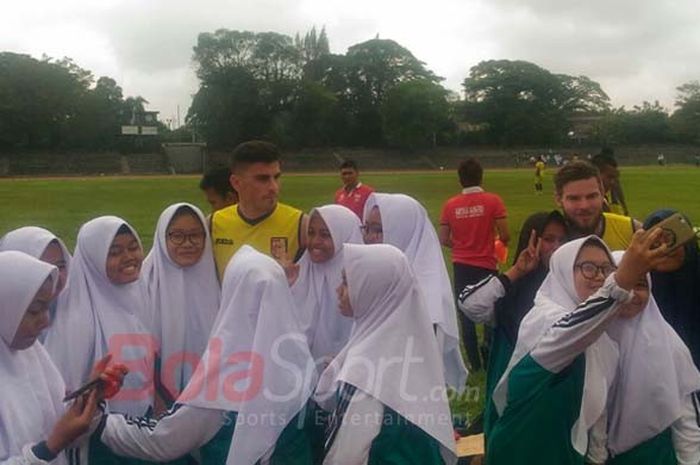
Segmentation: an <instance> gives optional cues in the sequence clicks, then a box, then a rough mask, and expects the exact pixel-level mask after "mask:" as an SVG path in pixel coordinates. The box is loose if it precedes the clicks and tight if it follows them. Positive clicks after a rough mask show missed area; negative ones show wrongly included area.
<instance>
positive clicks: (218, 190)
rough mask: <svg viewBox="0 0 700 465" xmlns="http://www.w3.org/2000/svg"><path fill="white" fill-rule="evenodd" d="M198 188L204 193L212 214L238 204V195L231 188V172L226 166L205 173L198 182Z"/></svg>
mask: <svg viewBox="0 0 700 465" xmlns="http://www.w3.org/2000/svg"><path fill="white" fill-rule="evenodd" d="M199 188H200V189H202V191H204V195H206V197H207V202H209V204H210V205H211V211H212V213H214V212H215V211H218V210H221V209H222V208H226V207H229V206H231V205H235V204H236V202H238V194H237V193H236V191H235V190H234V189H233V186H231V170H230V169H229V168H227V167H226V166H220V167H216V168H212V169H210V170H209V171H207V172H206V174H205V175H204V176H203V177H202V180H201V181H200V182H199Z"/></svg>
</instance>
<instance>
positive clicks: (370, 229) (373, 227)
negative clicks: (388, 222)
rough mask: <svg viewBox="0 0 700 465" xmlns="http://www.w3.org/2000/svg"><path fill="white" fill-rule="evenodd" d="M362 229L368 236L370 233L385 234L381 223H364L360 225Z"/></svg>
mask: <svg viewBox="0 0 700 465" xmlns="http://www.w3.org/2000/svg"><path fill="white" fill-rule="evenodd" d="M360 230H362V234H364V235H366V236H368V235H370V234H383V233H384V230H383V229H382V226H381V225H378V224H363V225H362V226H360Z"/></svg>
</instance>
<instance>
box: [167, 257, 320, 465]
mask: <svg viewBox="0 0 700 465" xmlns="http://www.w3.org/2000/svg"><path fill="white" fill-rule="evenodd" d="M221 302H222V303H221V309H220V311H219V314H218V316H217V318H216V322H215V323H214V329H213V330H212V333H211V338H210V340H209V346H208V349H207V351H206V352H205V354H204V357H202V362H201V363H200V364H199V366H198V367H197V370H196V371H195V374H194V375H193V376H192V379H191V380H190V383H189V384H188V386H187V388H185V391H184V392H183V394H182V396H181V399H180V400H179V402H180V403H185V404H189V405H193V406H195V407H201V408H209V409H217V410H224V411H236V412H238V419H237V424H236V429H235V432H234V435H233V442H232V443H231V449H230V450H229V455H228V459H227V462H226V463H227V464H228V465H239V464H240V465H253V464H255V463H256V462H257V461H258V460H259V459H260V458H261V457H262V456H263V455H265V454H266V453H268V452H269V451H270V450H271V449H272V448H273V447H274V445H275V443H276V441H277V438H278V437H279V435H280V434H281V433H282V431H283V430H284V428H285V427H286V426H287V424H288V423H289V422H290V421H291V420H292V419H293V418H294V416H295V415H296V414H297V413H299V411H301V409H302V408H303V407H304V406H305V405H306V402H307V400H308V399H309V397H310V396H311V393H312V390H313V386H314V385H315V382H316V378H317V377H316V374H315V367H314V361H313V358H312V357H311V352H310V351H309V346H308V342H307V339H306V336H305V335H304V332H303V331H302V329H301V327H300V325H299V322H298V316H297V309H296V308H295V306H294V303H293V299H292V295H291V292H290V291H289V285H288V284H287V278H286V277H285V274H284V271H283V270H282V268H281V267H280V266H279V265H278V264H277V262H275V261H274V260H273V259H272V258H270V257H268V256H266V255H263V254H261V253H260V252H257V251H256V250H255V249H253V248H252V247H249V246H246V245H244V246H243V247H241V248H240V249H239V250H238V252H236V254H235V255H234V256H233V258H232V259H231V261H230V262H229V264H228V265H227V267H226V272H225V273H224V281H223V288H222V299H221Z"/></svg>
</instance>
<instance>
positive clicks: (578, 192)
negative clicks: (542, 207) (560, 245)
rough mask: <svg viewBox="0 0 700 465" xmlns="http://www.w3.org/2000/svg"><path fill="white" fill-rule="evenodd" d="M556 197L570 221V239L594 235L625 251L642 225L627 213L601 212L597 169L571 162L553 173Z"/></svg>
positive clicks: (613, 248)
mask: <svg viewBox="0 0 700 465" xmlns="http://www.w3.org/2000/svg"><path fill="white" fill-rule="evenodd" d="M554 188H555V200H556V202H557V205H559V207H561V209H562V211H563V213H564V218H566V221H567V223H568V224H569V231H570V235H571V238H572V239H574V238H577V237H583V236H588V235H591V234H595V235H596V236H598V237H600V238H601V239H603V241H604V242H605V243H606V244H607V245H608V247H610V248H611V249H612V250H625V249H627V247H628V246H629V244H630V242H631V240H632V234H633V233H634V231H635V230H637V229H638V228H639V227H641V224H640V223H639V222H638V221H637V220H634V219H632V218H630V217H629V216H623V215H616V214H614V213H606V212H603V188H602V184H601V181H600V172H599V171H598V168H596V167H595V166H593V165H591V164H590V163H588V162H585V161H572V162H569V163H568V164H567V165H566V166H564V167H562V168H561V169H560V170H559V171H557V174H556V175H555V176H554Z"/></svg>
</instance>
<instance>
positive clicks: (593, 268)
mask: <svg viewBox="0 0 700 465" xmlns="http://www.w3.org/2000/svg"><path fill="white" fill-rule="evenodd" d="M574 268H578V269H579V270H581V274H582V275H583V277H584V278H586V279H595V278H597V277H598V273H601V274H602V275H603V278H607V277H608V276H610V275H611V274H612V273H613V272H614V271H615V270H617V267H616V266H615V265H611V264H609V263H606V264H605V265H600V266H598V265H596V264H595V263H593V262H582V263H579V264H576V265H574Z"/></svg>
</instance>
